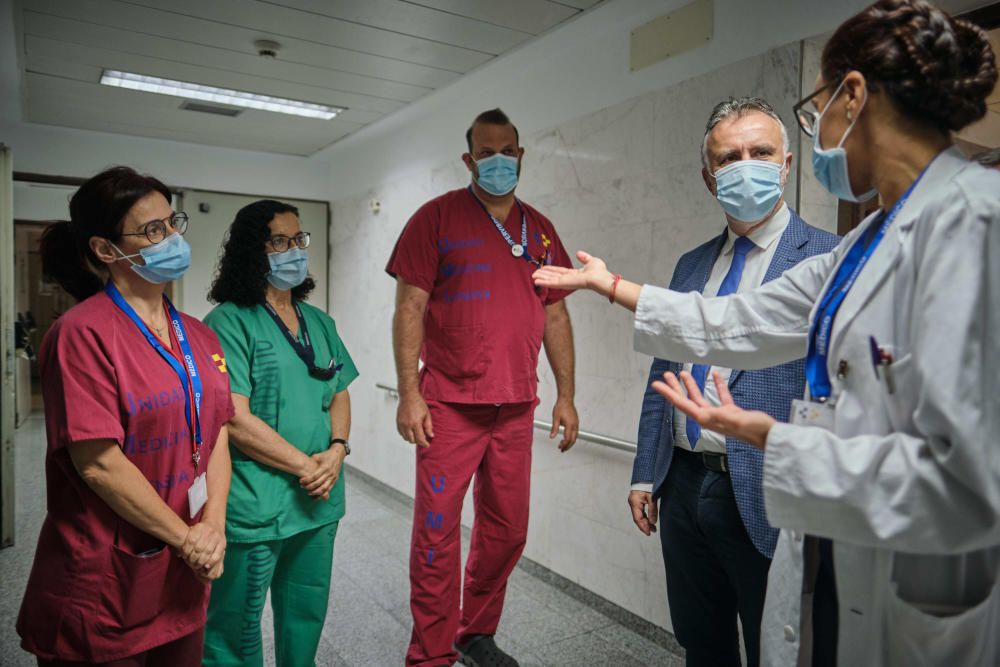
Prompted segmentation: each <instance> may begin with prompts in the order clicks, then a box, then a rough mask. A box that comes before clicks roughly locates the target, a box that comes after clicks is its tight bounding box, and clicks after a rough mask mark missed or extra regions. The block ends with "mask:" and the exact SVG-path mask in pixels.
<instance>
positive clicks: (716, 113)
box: [701, 96, 788, 169]
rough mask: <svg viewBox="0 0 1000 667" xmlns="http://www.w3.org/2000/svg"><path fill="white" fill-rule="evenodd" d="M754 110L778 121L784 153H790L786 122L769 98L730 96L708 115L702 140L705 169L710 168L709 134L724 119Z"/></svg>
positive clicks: (702, 158) (702, 162)
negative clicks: (768, 101)
mask: <svg viewBox="0 0 1000 667" xmlns="http://www.w3.org/2000/svg"><path fill="white" fill-rule="evenodd" d="M754 111H756V112H758V113H762V114H764V115H765V116H770V117H771V118H773V119H774V120H776V121H778V126H779V127H781V141H782V146H783V151H782V153H783V154H785V155H787V154H788V130H787V129H786V128H785V123H784V121H782V120H781V116H779V115H778V112H777V111H775V110H774V107H772V106H771V105H770V104H768V103H767V100H765V99H764V98H762V97H752V96H748V97H730V98H729V99H728V100H723V101H722V102H719V103H718V104H716V105H715V108H714V109H712V114H711V115H710V116H709V117H708V123H706V124H705V136H704V138H703V139H702V140H701V164H702V166H703V167H705V169H708V135H710V134H711V133H712V130H714V129H715V126H716V125H718V124H719V123H721V122H722V121H724V120H730V119H733V118H742V117H743V116H745V115H747V114H748V113H751V112H754Z"/></svg>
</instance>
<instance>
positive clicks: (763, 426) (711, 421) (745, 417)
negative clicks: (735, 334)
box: [653, 371, 776, 449]
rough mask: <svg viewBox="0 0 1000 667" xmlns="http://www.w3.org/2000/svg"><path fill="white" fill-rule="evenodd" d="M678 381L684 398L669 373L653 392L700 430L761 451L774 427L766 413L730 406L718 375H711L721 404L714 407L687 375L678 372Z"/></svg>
mask: <svg viewBox="0 0 1000 667" xmlns="http://www.w3.org/2000/svg"><path fill="white" fill-rule="evenodd" d="M681 380H683V381H684V388H685V389H687V395H685V394H684V389H681V383H680V382H679V381H678V380H677V376H676V375H674V374H673V373H664V374H663V382H659V381H657V382H654V383H653V389H655V390H656V391H657V392H659V393H660V394H662V395H663V396H665V397H666V398H667V400H669V401H670V402H671V403H673V404H674V407H675V408H677V409H678V410H680V411H681V412H683V413H684V414H685V415H687V416H688V418H689V419H693V420H695V421H696V422H698V423H699V424H701V426H702V428H706V429H708V430H710V431H715V432H717V433H721V434H723V435H728V436H732V437H734V438H739V439H740V440H744V441H746V442H749V443H750V444H751V445H753V446H754V447H756V448H758V449H764V444H765V443H766V442H767V434H768V433H769V432H770V431H771V427H772V426H774V424H775V423H776V421H775V419H774V418H773V417H771V416H770V415H768V414H767V413H764V412H757V411H752V410H744V409H743V408H741V407H739V406H738V405H736V404H735V403H733V397H732V395H731V394H730V393H729V387H727V386H726V383H725V382H724V381H723V379H722V376H721V375H720V374H719V373H718V371H712V380H713V381H714V382H715V388H716V390H717V391H718V393H719V402H720V403H721V405H720V406H718V407H715V406H713V405H712V404H710V403H709V402H708V401H706V400H705V397H704V396H702V394H701V391H700V390H699V389H698V384H697V383H696V382H695V381H694V378H693V377H691V374H690V373H688V372H687V371H684V372H682V373H681Z"/></svg>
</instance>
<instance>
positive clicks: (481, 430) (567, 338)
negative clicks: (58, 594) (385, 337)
mask: <svg viewBox="0 0 1000 667" xmlns="http://www.w3.org/2000/svg"><path fill="white" fill-rule="evenodd" d="M466 141H467V143H468V147H469V152H468V153H466V154H465V155H463V156H462V159H463V161H464V162H465V165H466V167H468V169H469V172H470V173H471V174H472V182H471V184H470V185H469V186H468V187H467V188H461V189H458V190H453V191H451V192H448V193H446V194H444V195H441V196H440V197H437V198H436V199H433V200H431V201H430V202H428V203H426V204H425V205H423V206H422V207H421V208H420V209H419V210H418V211H417V212H416V214H414V216H413V217H412V218H411V219H410V221H409V222H408V223H407V224H406V227H405V228H404V229H403V232H402V234H401V235H400V237H399V240H398V241H397V243H396V247H395V249H394V250H393V253H392V257H391V258H390V259H389V264H388V266H387V267H386V271H387V272H388V273H389V275H391V276H392V277H394V278H395V279H396V282H397V288H396V314H395V317H394V319H393V349H394V352H395V356H396V371H397V374H398V376H399V412H398V415H397V426H398V429H399V432H400V435H402V436H403V437H404V438H405V439H406V440H407V441H409V442H412V443H416V444H417V445H418V447H417V484H416V499H415V503H414V522H413V539H412V548H411V553H410V590H411V595H410V609H411V612H412V613H413V634H412V637H411V640H410V646H409V650H408V651H407V655H406V664H407V665H412V666H417V665H420V666H423V665H451V664H452V663H454V662H455V660H456V659H459V658H460V657H461V658H462V659H463V661H464V660H466V659H468V660H469V663H470V664H473V663H472V661H475V664H490V665H516V664H517V662H516V661H515V660H514V659H513V658H511V657H510V656H508V655H507V654H505V653H503V652H502V651H500V649H498V648H497V646H496V644H495V643H494V642H493V635H494V634H495V633H496V629H497V624H498V623H499V621H500V613H501V611H502V609H503V600H504V593H505V592H506V587H507V577H508V576H509V575H510V572H511V570H513V568H514V565H515V564H516V563H517V560H518V558H520V556H521V552H522V551H523V550H524V544H525V540H526V537H527V530H528V487H529V480H530V475H531V444H532V437H533V420H534V417H533V415H534V410H535V406H536V405H537V404H538V399H537V397H536V388H537V384H538V378H537V364H538V352H539V350H540V348H541V345H542V343H543V342H544V343H545V352H546V355H547V356H548V359H549V364H550V365H551V367H552V371H553V374H554V376H555V379H556V387H557V391H558V398H557V399H556V404H555V407H554V408H553V411H552V432H551V434H550V437H555V435H556V434H557V433H558V429H559V427H560V426H562V427H564V429H565V430H564V434H563V439H562V442H561V443H560V449H561V450H563V451H565V450H567V449H569V448H570V447H572V446H573V443H574V442H575V441H576V435H577V431H578V429H579V419H578V417H577V414H576V408H575V407H574V405H573V392H574V386H573V365H574V358H573V333H572V328H571V326H570V320H569V313H568V312H567V310H566V305H565V303H564V302H563V299H564V298H565V297H566V296H567V294H568V292H565V291H560V290H549V289H536V288H535V286H534V285H533V284H532V281H531V274H532V272H533V271H534V270H535V269H536V268H538V267H540V266H543V265H546V264H556V265H559V266H567V267H568V266H571V263H570V260H569V257H568V256H567V254H566V251H565V249H564V248H563V246H562V243H560V241H559V237H558V236H557V235H556V232H555V229H554V228H553V226H552V223H551V222H549V220H548V219H547V218H545V216H543V215H542V214H541V213H539V212H538V211H536V210H535V209H533V208H531V207H530V206H528V205H527V204H525V203H524V202H522V201H520V200H519V199H517V198H515V196H514V189H515V187H516V186H517V181H518V177H519V175H520V167H521V157H522V156H523V155H524V149H523V148H521V147H520V146H519V144H518V134H517V129H516V128H515V127H514V125H513V124H511V122H510V119H509V118H507V116H506V115H505V114H504V113H503V112H502V111H500V110H499V109H493V110H491V111H486V112H484V113H481V114H480V115H479V116H478V117H476V119H475V121H474V122H473V124H472V127H470V128H469V130H468V132H467V133H466ZM418 359H422V360H423V362H424V366H423V368H422V370H420V371H419V372H418ZM473 474H475V475H476V485H475V489H474V491H475V512H476V518H475V523H474V525H473V529H472V545H471V549H470V552H469V559H468V563H467V565H466V572H465V584H464V594H463V595H462V600H463V601H464V603H463V604H462V606H461V609H459V597H460V591H459V583H460V579H461V548H460V536H461V514H462V500H463V498H464V496H465V493H466V490H467V489H468V486H469V483H470V481H471V479H472V476H473Z"/></svg>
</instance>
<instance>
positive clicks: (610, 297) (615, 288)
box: [608, 273, 622, 303]
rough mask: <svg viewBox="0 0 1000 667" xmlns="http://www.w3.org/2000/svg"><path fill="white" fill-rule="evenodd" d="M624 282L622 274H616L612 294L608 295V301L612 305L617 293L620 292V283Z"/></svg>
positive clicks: (612, 284)
mask: <svg viewBox="0 0 1000 667" xmlns="http://www.w3.org/2000/svg"><path fill="white" fill-rule="evenodd" d="M621 281H622V274H620V273H616V274H615V281H614V282H613V283H611V294H609V295H608V301H610V302H611V303H614V302H615V292H616V291H618V283H620V282H621Z"/></svg>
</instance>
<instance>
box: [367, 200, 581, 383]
mask: <svg viewBox="0 0 1000 667" xmlns="http://www.w3.org/2000/svg"><path fill="white" fill-rule="evenodd" d="M519 203H520V204H521V206H520V207H518V206H517V205H516V204H515V205H514V206H512V207H511V209H510V214H509V215H508V216H507V220H506V221H504V227H505V228H506V229H507V232H508V234H510V237H511V239H512V240H513V241H514V242H515V243H520V242H521V211H522V210H523V211H524V214H525V217H526V220H527V229H528V248H527V252H526V253H525V256H524V257H520V258H518V257H514V256H513V255H512V254H511V247H510V245H509V244H508V243H507V241H506V240H505V239H504V238H503V236H502V235H501V233H500V231H499V230H498V229H497V228H496V226H495V225H494V224H493V222H492V221H491V220H490V217H489V215H488V214H487V213H486V210H485V209H484V208H483V206H482V205H481V204H480V203H479V200H478V199H476V197H475V195H473V194H472V193H471V192H470V191H469V190H468V188H463V189H461V190H453V191H452V192H448V193H446V194H444V195H441V196H440V197H437V198H436V199H432V200H431V201H429V202H427V203H426V204H424V205H423V206H422V207H420V209H419V210H418V211H417V212H416V213H415V214H414V215H413V217H412V218H410V220H409V222H407V223H406V227H405V228H404V229H403V232H402V234H400V236H399V240H398V241H397V242H396V247H395V248H394V249H393V251H392V256H391V257H390V258H389V264H388V266H386V271H387V272H388V273H389V275H390V276H392V277H393V278H396V277H399V278H402V279H403V280H405V281H406V282H408V283H411V284H413V285H416V286H417V287H419V288H421V289H423V290H424V291H426V292H429V293H430V299H429V300H428V304H427V312H426V315H425V318H424V344H423V349H422V350H421V359H423V362H424V367H423V370H422V371H421V380H420V389H421V394H422V395H423V397H424V399H426V400H437V401H446V402H451V403H524V402H529V401H534V400H535V395H536V390H537V387H538V374H537V368H538V352H539V350H540V349H541V345H542V335H543V333H544V331H545V306H548V305H551V304H553V303H556V302H558V301H560V300H561V299H563V298H565V297H566V296H567V295H568V294H569V292H567V291H564V290H554V289H548V288H536V287H535V285H534V283H533V282H532V280H531V274H532V273H534V271H535V270H536V269H537V268H538V267H537V264H533V263H531V262H529V261H528V260H527V258H528V257H530V258H532V259H534V260H536V261H540V262H542V263H545V264H555V265H556V266H566V267H570V266H572V263H571V262H570V260H569V256H568V255H567V254H566V250H565V249H564V248H563V245H562V243H561V242H560V240H559V237H558V236H557V235H556V231H555V228H554V227H553V226H552V223H551V222H549V220H548V219H547V218H546V217H545V216H544V215H542V214H541V213H539V212H538V211H536V210H535V209H533V208H532V207H531V206H528V205H527V204H525V203H524V202H520V200H519Z"/></svg>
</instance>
